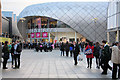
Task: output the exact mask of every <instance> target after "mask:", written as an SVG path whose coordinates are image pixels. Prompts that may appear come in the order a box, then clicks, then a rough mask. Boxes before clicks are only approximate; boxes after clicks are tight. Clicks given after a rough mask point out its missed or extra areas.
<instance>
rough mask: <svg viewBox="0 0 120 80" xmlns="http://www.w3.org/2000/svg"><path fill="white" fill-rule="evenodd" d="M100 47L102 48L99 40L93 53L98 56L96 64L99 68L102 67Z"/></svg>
mask: <svg viewBox="0 0 120 80" xmlns="http://www.w3.org/2000/svg"><path fill="white" fill-rule="evenodd" d="M100 49H101V48H100V45H99V42H96V44H95V47H94V52H93V55H94V56H95V58H96V65H97V67H96V68H98V69H100Z"/></svg>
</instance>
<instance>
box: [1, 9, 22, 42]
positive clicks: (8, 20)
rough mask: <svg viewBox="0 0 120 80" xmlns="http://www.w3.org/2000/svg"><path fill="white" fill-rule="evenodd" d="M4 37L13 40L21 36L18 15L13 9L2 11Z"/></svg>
mask: <svg viewBox="0 0 120 80" xmlns="http://www.w3.org/2000/svg"><path fill="white" fill-rule="evenodd" d="M2 37H3V38H11V39H12V40H13V41H15V40H18V39H20V38H21V35H20V33H19V30H18V28H17V17H16V15H15V14H13V12H12V11H2Z"/></svg>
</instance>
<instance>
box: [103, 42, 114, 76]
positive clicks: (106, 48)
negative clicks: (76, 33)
mask: <svg viewBox="0 0 120 80" xmlns="http://www.w3.org/2000/svg"><path fill="white" fill-rule="evenodd" d="M102 43H103V46H104V49H103V54H102V56H101V68H102V69H103V72H102V73H101V74H102V75H107V70H108V68H109V69H110V70H112V67H111V66H110V65H109V64H108V63H109V60H110V59H109V57H111V56H110V55H109V54H110V48H109V46H108V45H107V44H106V43H107V41H105V40H103V41H102Z"/></svg>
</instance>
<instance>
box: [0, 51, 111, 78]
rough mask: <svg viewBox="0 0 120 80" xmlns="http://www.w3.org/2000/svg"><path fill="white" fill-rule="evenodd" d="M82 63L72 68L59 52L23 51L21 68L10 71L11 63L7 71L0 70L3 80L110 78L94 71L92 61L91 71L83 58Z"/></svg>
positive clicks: (67, 59)
mask: <svg viewBox="0 0 120 80" xmlns="http://www.w3.org/2000/svg"><path fill="white" fill-rule="evenodd" d="M83 57H84V59H83V61H82V62H79V64H78V65H77V66H74V63H73V58H71V57H65V56H64V57H61V56H60V51H59V50H54V51H53V52H42V53H41V52H35V51H34V50H24V51H23V53H22V56H21V68H20V69H12V68H11V63H9V64H8V68H9V69H8V70H2V77H3V78H111V71H108V75H101V72H102V70H101V69H100V70H99V69H96V65H95V60H93V66H92V69H88V68H86V67H87V64H86V59H85V56H83Z"/></svg>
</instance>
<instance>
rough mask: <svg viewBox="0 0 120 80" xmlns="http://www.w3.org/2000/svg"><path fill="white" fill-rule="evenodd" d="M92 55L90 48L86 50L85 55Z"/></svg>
mask: <svg viewBox="0 0 120 80" xmlns="http://www.w3.org/2000/svg"><path fill="white" fill-rule="evenodd" d="M90 54H92V49H91V48H90V47H89V46H88V49H87V50H85V55H90Z"/></svg>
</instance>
